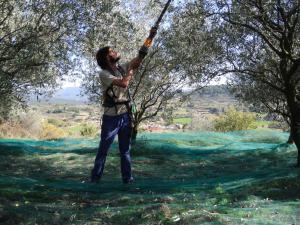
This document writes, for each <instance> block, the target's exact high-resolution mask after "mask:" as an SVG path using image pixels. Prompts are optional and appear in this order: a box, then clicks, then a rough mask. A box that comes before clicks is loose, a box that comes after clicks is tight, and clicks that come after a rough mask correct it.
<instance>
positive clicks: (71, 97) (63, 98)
mask: <svg viewBox="0 0 300 225" xmlns="http://www.w3.org/2000/svg"><path fill="white" fill-rule="evenodd" d="M80 92H81V89H80V87H65V88H62V89H60V90H58V91H57V92H55V93H54V94H53V96H52V97H44V96H42V97H39V102H51V103H66V104H68V103H69V104H80V103H86V102H87V101H88V99H87V96H81V95H80ZM30 101H31V102H32V103H34V102H37V98H36V96H32V97H31V99H30Z"/></svg>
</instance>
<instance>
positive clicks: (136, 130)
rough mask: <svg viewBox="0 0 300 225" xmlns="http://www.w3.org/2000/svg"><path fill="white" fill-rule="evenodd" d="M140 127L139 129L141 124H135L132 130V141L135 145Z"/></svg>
mask: <svg viewBox="0 0 300 225" xmlns="http://www.w3.org/2000/svg"><path fill="white" fill-rule="evenodd" d="M138 127H139V124H134V126H133V128H132V134H131V141H132V142H133V143H134V142H135V141H136V137H137V134H138Z"/></svg>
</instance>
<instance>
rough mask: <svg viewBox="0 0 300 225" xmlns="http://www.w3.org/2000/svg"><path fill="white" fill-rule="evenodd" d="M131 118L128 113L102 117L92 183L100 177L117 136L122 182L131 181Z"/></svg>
mask: <svg viewBox="0 0 300 225" xmlns="http://www.w3.org/2000/svg"><path fill="white" fill-rule="evenodd" d="M131 131H132V126H131V118H130V116H129V114H128V113H124V114H121V115H117V116H107V115H103V119H102V128H101V141H100V144H99V149H98V153H97V156H96V159H95V164H94V168H93V170H92V181H97V180H99V179H100V178H101V177H102V174H103V170H104V165H105V160H106V156H107V152H108V150H109V148H110V146H111V144H112V143H113V141H114V139H115V137H116V135H117V134H118V141H119V151H120V157H121V174H122V179H123V182H127V181H129V180H130V179H132V176H131V157H130V141H131Z"/></svg>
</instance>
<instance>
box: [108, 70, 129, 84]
mask: <svg viewBox="0 0 300 225" xmlns="http://www.w3.org/2000/svg"><path fill="white" fill-rule="evenodd" d="M132 76H133V69H129V70H128V71H127V74H126V76H124V77H122V78H117V79H114V80H113V82H112V84H113V85H116V86H119V87H122V88H127V87H128V85H129V82H130V80H131V79H132Z"/></svg>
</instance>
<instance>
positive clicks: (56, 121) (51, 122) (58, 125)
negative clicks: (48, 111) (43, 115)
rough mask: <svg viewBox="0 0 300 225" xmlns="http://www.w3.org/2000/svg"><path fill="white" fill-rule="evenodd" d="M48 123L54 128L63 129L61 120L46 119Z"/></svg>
mask: <svg viewBox="0 0 300 225" xmlns="http://www.w3.org/2000/svg"><path fill="white" fill-rule="evenodd" d="M48 123H50V124H52V125H54V126H56V127H63V125H64V121H63V120H58V119H55V118H48Z"/></svg>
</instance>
